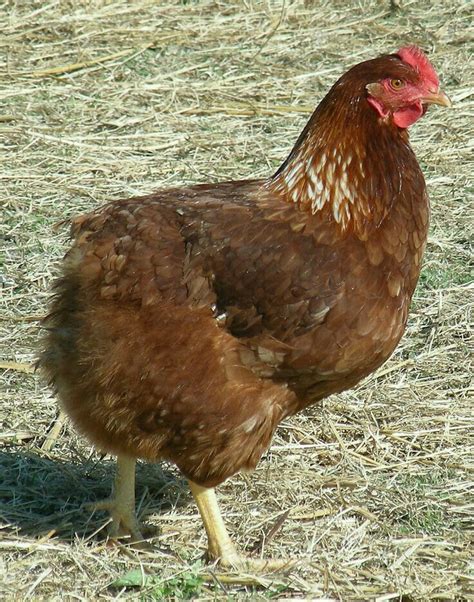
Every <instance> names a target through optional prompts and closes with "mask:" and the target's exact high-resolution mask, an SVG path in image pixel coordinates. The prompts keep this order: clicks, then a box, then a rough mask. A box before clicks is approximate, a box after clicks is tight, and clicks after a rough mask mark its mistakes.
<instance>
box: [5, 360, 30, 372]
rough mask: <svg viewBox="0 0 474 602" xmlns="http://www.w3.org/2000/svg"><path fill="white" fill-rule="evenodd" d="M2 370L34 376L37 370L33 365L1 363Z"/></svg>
mask: <svg viewBox="0 0 474 602" xmlns="http://www.w3.org/2000/svg"><path fill="white" fill-rule="evenodd" d="M0 370H15V371H16V372H25V373H26V374H32V373H33V372H34V371H35V368H34V366H32V365H31V364H23V363H20V362H0Z"/></svg>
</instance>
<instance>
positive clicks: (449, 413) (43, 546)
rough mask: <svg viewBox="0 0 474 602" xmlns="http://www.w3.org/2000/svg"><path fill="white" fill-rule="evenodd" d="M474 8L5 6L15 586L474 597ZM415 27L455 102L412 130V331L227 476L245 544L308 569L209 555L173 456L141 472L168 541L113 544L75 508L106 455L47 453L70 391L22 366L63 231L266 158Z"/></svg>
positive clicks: (5, 494) (412, 38) (6, 504)
mask: <svg viewBox="0 0 474 602" xmlns="http://www.w3.org/2000/svg"><path fill="white" fill-rule="evenodd" d="M472 7H473V4H472V2H464V1H461V0H455V1H453V2H443V1H441V0H435V1H425V0H422V1H419V2H418V1H417V2H415V1H413V0H400V2H392V3H390V2H389V1H380V2H377V1H375V0H360V1H358V2H352V3H347V2H340V1H339V2H330V1H329V0H327V1H325V0H314V1H312V2H310V1H308V2H306V3H303V2H291V1H287V2H286V3H284V4H283V3H281V2H280V1H276V0H275V1H272V0H267V1H261V2H257V1H253V0H247V1H245V2H227V1H218V0H202V1H187V2H186V1H184V0H183V1H182V2H164V1H163V2H159V1H151V0H149V1H147V0H137V1H133V2H126V1H125V0H117V1H107V0H51V1H50V2H46V3H45V2H42V1H39V0H19V1H15V2H13V1H12V2H8V3H7V5H5V4H3V6H2V7H0V21H1V27H0V46H1V54H0V61H1V67H0V87H1V88H0V98H1V105H0V132H1V135H0V145H1V165H2V168H1V170H0V179H1V184H2V186H1V192H0V194H1V207H2V209H1V218H2V219H1V226H2V233H3V238H2V253H1V268H2V286H3V289H2V301H1V308H0V319H1V322H0V326H1V328H2V333H1V337H2V339H1V340H2V347H3V350H2V353H3V354H4V356H3V358H2V360H1V361H2V362H3V363H2V364H1V366H2V368H3V370H2V400H1V405H0V420H1V431H0V445H1V449H0V465H1V469H0V470H1V482H0V517H1V524H0V581H1V583H0V598H1V599H2V600H29V599H35V600H111V599H124V598H128V599H141V600H154V599H162V598H168V599H173V598H175V599H182V598H185V597H193V596H195V597H199V598H200V599H203V600H204V599H206V600H211V599H237V598H241V597H245V596H248V597H251V598H252V599H265V598H274V599H278V598H279V599H283V598H306V599H312V600H315V599H319V598H324V599H325V600H327V599H331V600H332V599H336V600H380V601H381V600H392V599H393V600H404V601H408V600H428V599H441V600H467V599H472V598H470V596H472V590H470V583H472V582H470V581H469V562H470V553H472V550H471V551H470V549H469V537H470V535H472V530H470V529H471V528H472V522H471V521H472V512H473V506H472V492H473V483H472V480H471V477H472V474H471V475H470V473H469V469H470V468H472V461H473V436H472V433H473V415H472V405H471V407H470V405H469V404H470V402H472V398H470V397H469V395H470V392H471V393H472V389H470V385H471V381H470V379H471V367H472V366H471V364H470V357H469V345H470V344H471V350H472V322H471V325H470V309H471V308H472V285H471V287H470V285H469V282H470V281H471V282H472V264H471V268H470V267H469V261H470V259H471V257H472V256H471V255H470V250H469V238H470V236H472V224H473V204H472V202H473V190H472V169H473V162H472V158H473V154H472V153H473V122H474V120H473V117H474V78H473V73H472V64H471V65H470V63H469V61H470V59H472V29H471V31H469V27H470V24H471V23H472ZM470 11H471V12H470ZM406 42H416V43H419V44H421V45H422V46H423V47H425V48H426V49H427V50H428V51H429V52H430V55H431V56H432V59H433V62H434V64H435V65H436V67H437V69H438V71H439V73H440V74H441V77H442V81H443V83H444V86H445V88H446V90H447V92H448V93H449V94H450V95H451V96H452V99H453V101H454V103H455V107H454V109H453V110H451V111H448V110H439V109H437V108H435V109H433V110H431V111H430V112H429V114H428V115H427V116H426V118H425V119H423V120H422V121H421V122H420V123H419V124H417V125H416V126H415V127H414V128H413V130H412V141H413V145H414V147H415V149H416V152H417V155H418V157H419V160H420V163H421V165H422V167H423V169H424V172H425V174H426V178H427V182H428V186H429V190H430V193H431V199H432V206H433V218H432V227H431V234H430V240H429V244H428V249H427V254H426V260H425V266H424V272H423V276H422V280H421V283H420V286H419V288H418V290H417V293H416V299H415V302H414V306H413V310H412V313H411V318H410V322H409V328H408V332H407V333H406V336H405V337H404V339H403V343H402V344H401V346H400V347H399V348H398V350H397V351H396V353H395V355H394V356H393V358H392V359H391V360H390V361H389V362H388V363H387V364H386V365H385V366H384V367H383V368H382V369H381V370H379V372H378V373H377V374H375V375H373V376H372V377H370V378H369V379H367V380H366V381H365V382H364V383H363V384H362V385H361V386H359V387H358V388H357V389H356V390H354V391H350V392H347V393H345V394H343V395H338V396H334V397H332V398H330V399H328V400H326V401H325V402H324V404H323V405H322V406H321V407H317V408H314V409H313V410H312V411H311V412H307V413H305V414H304V415H300V416H298V417H296V418H294V419H291V420H288V421H286V422H285V424H283V425H282V427H281V428H280V430H279V431H278V434H277V436H276V437H275V439H274V444H273V446H272V448H271V450H270V451H269V452H268V454H267V455H266V457H265V458H264V459H263V460H262V462H261V464H260V466H259V468H258V470H257V471H256V472H255V473H254V474H253V475H251V476H248V477H244V476H237V477H235V478H233V479H231V480H230V481H228V482H227V483H226V484H225V485H223V486H222V487H221V488H220V490H219V495H220V499H221V501H222V508H223V511H224V514H225V517H226V520H227V521H228V524H229V528H230V530H231V532H232V534H233V536H234V538H235V539H236V541H237V543H238V544H239V545H240V546H241V547H242V548H243V547H244V546H247V550H249V549H250V548H251V547H252V546H254V548H255V549H257V550H258V551H259V552H262V553H263V554H265V555H267V556H271V555H275V556H288V557H299V558H301V559H302V563H301V564H300V566H298V567H296V568H295V569H294V570H293V571H292V572H291V573H290V574H288V575H279V576H275V575H273V576H272V575H267V576H265V577H263V578H255V577H253V576H249V577H247V578H245V577H244V576H242V575H235V574H232V573H228V574H223V573H221V572H216V570H215V569H214V568H212V567H207V566H205V565H204V564H203V563H201V562H200V559H201V557H202V554H203V551H204V547H205V537H204V533H203V529H202V524H201V521H200V519H199V517H198V514H197V510H196V508H195V506H194V504H193V503H191V499H190V494H189V492H188V490H187V487H186V485H185V482H184V481H183V480H182V478H180V476H179V475H178V474H177V473H176V472H175V471H174V469H173V468H172V467H168V466H163V467H159V466H149V465H142V466H140V467H139V475H138V500H139V513H140V516H141V518H142V519H143V520H145V521H146V523H147V524H148V525H149V526H150V528H151V530H152V532H153V533H154V534H155V539H154V543H155V550H154V552H136V551H134V550H129V549H127V548H117V547H107V546H106V545H105V537H104V536H105V530H104V523H105V515H102V514H100V513H98V514H95V515H93V516H91V515H90V513H88V512H87V511H86V510H84V509H83V507H82V504H83V503H84V502H86V501H90V500H94V499H97V498H100V497H101V496H104V495H105V494H107V493H108V490H109V488H110V484H111V480H112V474H113V463H112V460H110V459H107V458H106V459H102V458H100V457H99V456H98V455H97V454H95V453H94V452H92V451H91V448H90V446H89V445H88V444H87V443H86V442H85V441H84V440H83V439H81V438H79V437H77V435H76V434H75V432H74V431H73V430H72V429H71V428H69V427H67V428H66V429H65V432H63V433H62V435H61V437H60V439H59V441H58V443H57V445H56V446H55V447H54V448H53V449H52V451H50V452H48V451H45V450H44V449H42V448H41V444H42V442H43V440H44V436H45V433H46V431H47V428H48V426H49V425H50V424H51V422H52V421H53V418H54V416H55V413H56V403H55V400H54V399H53V398H52V397H51V395H50V393H49V391H48V390H47V389H46V388H45V387H44V386H43V384H42V383H41V382H39V380H38V378H37V377H36V376H35V375H34V374H31V373H30V372H28V370H27V367H26V368H25V365H28V364H29V363H30V362H32V361H33V360H34V358H35V345H36V344H37V338H38V330H39V327H38V322H37V319H38V317H39V316H41V315H43V313H44V311H45V306H46V300H47V296H48V287H49V285H50V283H51V279H52V277H53V275H54V273H55V264H57V261H58V260H59V258H60V257H61V256H62V254H63V253H64V250H65V245H66V234H65V232H64V229H62V230H61V229H60V230H58V231H55V230H54V224H55V223H56V222H58V221H59V220H61V219H63V218H67V217H68V216H72V215H75V214H77V213H80V212H83V211H86V210H90V209H91V208H93V207H97V206H98V205H100V204H101V203H103V202H104V201H106V200H109V199H113V198H120V197H124V196H131V195H136V194H144V193H148V192H151V191H153V190H155V189H157V188H159V187H166V186H171V185H179V184H181V183H185V182H203V181H217V180H222V179H239V178H242V177H249V176H263V175H265V174H268V173H269V172H271V170H272V169H275V168H276V166H277V165H278V163H279V162H280V161H281V160H283V158H284V157H285V155H286V153H288V151H289V150H290V146H291V144H292V141H294V140H295V139H296V137H297V135H298V133H299V131H300V130H301V128H302V126H303V124H304V122H305V120H306V119H307V117H308V115H309V112H310V111H311V110H312V108H313V107H314V106H315V105H316V103H317V102H318V101H319V100H320V99H321V98H322V96H323V95H324V93H325V92H326V91H327V89H328V87H329V86H330V85H331V84H332V82H333V81H334V80H335V78H337V77H338V75H339V74H340V73H341V72H342V71H343V70H344V69H345V68H346V67H348V66H350V65H351V64H353V63H355V62H358V61H360V60H362V59H365V58H369V57H372V56H374V55H376V54H378V53H379V52H383V51H387V50H392V49H396V48H397V47H398V46H399V45H400V44H402V43H406ZM470 269H471V272H470ZM470 495H471V497H469V496H470ZM285 512H288V516H287V517H286V520H285V521H284V522H283V524H282V525H281V527H280V529H279V530H278V531H277V532H276V533H275V535H274V537H273V538H268V537H266V534H268V532H269V529H270V528H271V526H272V525H274V524H275V521H277V519H278V517H280V516H281V515H282V513H285ZM262 542H263V544H262ZM132 570H135V571H137V570H138V571H139V572H138V573H137V572H135V573H132V574H131V576H130V579H129V582H130V584H133V583H136V584H139V582H140V579H139V578H138V577H137V575H138V576H139V575H140V571H142V572H143V574H146V575H149V576H151V577H149V578H148V580H147V581H146V582H145V584H144V586H143V587H141V588H138V587H130V586H127V581H126V580H123V579H122V581H120V580H119V579H120V578H123V576H124V575H126V574H127V573H128V572H129V571H132ZM117 580H119V581H117ZM470 592H471V593H470Z"/></svg>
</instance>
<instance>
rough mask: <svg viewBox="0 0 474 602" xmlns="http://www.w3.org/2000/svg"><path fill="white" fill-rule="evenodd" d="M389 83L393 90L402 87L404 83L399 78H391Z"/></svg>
mask: <svg viewBox="0 0 474 602" xmlns="http://www.w3.org/2000/svg"><path fill="white" fill-rule="evenodd" d="M390 85H391V86H392V88H393V89H394V90H400V88H403V86H404V84H403V82H402V80H401V79H392V80H390Z"/></svg>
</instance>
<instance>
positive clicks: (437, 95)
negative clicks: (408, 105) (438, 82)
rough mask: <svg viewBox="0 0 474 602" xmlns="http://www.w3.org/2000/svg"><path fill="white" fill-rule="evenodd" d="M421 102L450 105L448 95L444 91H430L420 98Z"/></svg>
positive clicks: (443, 105) (451, 104)
mask: <svg viewBox="0 0 474 602" xmlns="http://www.w3.org/2000/svg"><path fill="white" fill-rule="evenodd" d="M421 102H422V103H423V104H427V105H441V106H442V107H452V106H453V103H452V102H451V100H450V98H449V96H448V95H447V94H445V93H444V92H441V91H440V92H430V93H429V94H425V95H424V96H423V97H422V98H421Z"/></svg>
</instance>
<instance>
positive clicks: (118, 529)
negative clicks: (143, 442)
mask: <svg viewBox="0 0 474 602" xmlns="http://www.w3.org/2000/svg"><path fill="white" fill-rule="evenodd" d="M135 465H136V460H135V458H128V457H126V456H118V457H117V473H116V476H115V483H114V491H113V494H112V496H111V497H110V498H108V499H105V500H101V501H98V502H92V503H90V504H87V505H86V507H87V508H88V509H89V510H91V511H96V510H107V511H108V512H109V514H110V516H111V518H112V522H111V525H110V527H109V535H110V537H112V538H117V537H122V536H129V537H130V538H131V541H132V542H133V543H134V544H136V543H140V542H143V541H144V539H145V538H144V537H143V535H142V533H141V532H140V527H139V524H138V520H137V517H136V515H135Z"/></svg>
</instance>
